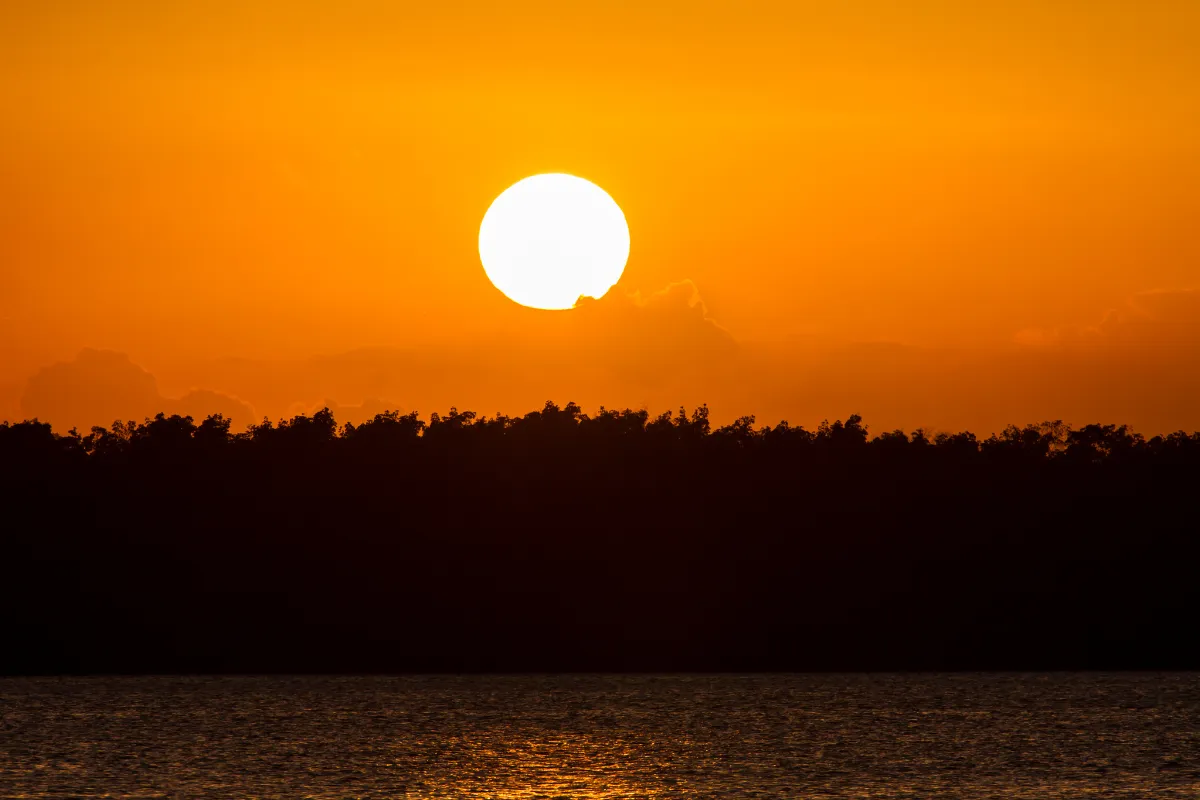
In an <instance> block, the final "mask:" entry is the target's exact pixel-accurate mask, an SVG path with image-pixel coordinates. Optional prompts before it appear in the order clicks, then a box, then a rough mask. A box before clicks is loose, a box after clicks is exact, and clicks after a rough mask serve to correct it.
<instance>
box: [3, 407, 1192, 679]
mask: <svg viewBox="0 0 1200 800" xmlns="http://www.w3.org/2000/svg"><path fill="white" fill-rule="evenodd" d="M754 423H755V421H754V418H753V417H743V418H741V419H739V420H737V421H736V422H733V423H732V424H729V425H725V426H721V427H717V426H714V425H711V424H710V421H709V414H708V409H707V407H704V406H702V407H700V408H698V409H695V410H694V411H692V412H691V413H687V412H686V411H685V410H684V409H680V410H679V412H678V413H674V414H671V413H668V414H663V415H661V416H652V415H650V414H649V413H647V412H646V411H644V410H638V411H635V410H628V409H626V410H620V411H613V410H605V409H601V410H600V412H599V413H596V414H594V415H588V414H584V413H583V412H582V410H581V409H580V407H579V406H577V405H575V404H574V403H569V404H567V405H566V406H558V405H555V404H553V403H547V404H546V405H545V407H544V408H543V409H541V410H539V411H535V412H531V413H529V414H526V415H524V416H519V417H505V416H496V417H483V416H478V415H476V414H474V413H472V412H469V411H462V412H460V411H458V410H456V409H451V410H450V411H449V413H446V414H432V415H431V416H430V417H429V419H428V421H426V420H424V419H422V418H420V417H419V416H418V415H417V414H416V413H410V414H401V413H398V412H389V413H384V414H379V415H377V416H376V417H375V418H374V419H373V420H371V421H369V422H366V423H364V424H362V425H357V426H355V425H350V424H347V425H343V426H341V427H339V426H338V424H337V422H336V420H335V419H334V417H333V414H332V413H330V412H329V410H328V409H325V410H323V411H319V412H317V413H315V414H313V415H311V416H307V415H304V416H297V417H295V418H293V419H290V420H286V421H281V422H278V423H271V422H269V421H264V422H262V423H261V424H258V425H253V426H251V427H249V428H248V429H247V430H245V431H244V432H234V430H233V429H232V426H231V425H230V422H229V420H227V419H225V418H223V417H221V416H220V415H214V416H210V417H208V418H207V419H204V420H203V421H200V422H199V423H197V422H196V421H195V420H193V419H192V418H191V417H181V416H165V415H162V414H160V415H158V416H156V417H155V418H153V419H147V420H145V421H143V422H140V423H134V422H117V423H114V424H113V425H112V426H111V427H109V428H93V429H92V430H91V431H89V432H87V433H80V432H78V431H74V430H72V431H70V432H67V433H56V432H55V431H53V429H52V428H51V426H50V425H48V424H45V423H42V422H38V421H36V420H33V421H26V422H21V423H16V424H8V423H5V424H3V425H0V503H2V511H0V527H2V529H3V533H2V534H0V547H2V552H3V554H4V555H3V559H2V563H3V580H0V602H3V607H4V609H5V614H4V625H5V630H4V634H3V647H2V648H0V652H2V653H3V655H2V656H0V671H3V672H8V673H39V672H40V673H45V672H50V673H63V672H135V673H145V672H411V671H557V670H597V671H602V670H649V671H653V670H868V669H869V670H909V669H1047V668H1054V669H1058V668H1061V669H1084V668H1094V669H1101V668H1103V669H1117V668H1121V669H1125V668H1145V669H1158V668H1164V669H1165V668H1200V644H1198V640H1197V639H1196V637H1195V636H1194V635H1193V633H1194V626H1195V620H1196V619H1197V613H1198V612H1200V602H1198V600H1200V589H1197V586H1200V581H1197V580H1196V568H1197V555H1198V554H1200V548H1198V547H1197V533H1198V530H1200V526H1198V520H1200V506H1198V505H1197V502H1198V499H1200V493H1198V491H1197V487H1200V433H1192V434H1187V433H1184V432H1177V433H1173V434H1170V435H1164V436H1154V437H1152V438H1146V437H1144V436H1142V435H1140V434H1137V433H1135V432H1133V431H1131V430H1130V429H1129V428H1128V427H1127V426H1123V425H1122V426H1115V425H1087V426H1085V427H1081V428H1078V429H1075V428H1071V427H1069V426H1067V425H1065V424H1063V423H1062V422H1046V423H1041V424H1033V425H1026V426H1024V427H1016V426H1010V427H1009V428H1007V429H1005V430H1004V431H1002V432H1000V433H998V434H994V435H992V436H989V437H988V438H986V439H980V438H977V437H976V436H975V435H974V434H972V433H966V432H963V433H937V434H936V435H935V434H932V433H929V432H927V431H924V430H916V431H913V432H911V433H905V432H902V431H890V432H885V433H881V434H879V435H874V436H873V435H871V434H870V433H869V432H868V428H867V426H866V424H865V423H864V422H863V420H862V419H861V418H860V417H859V416H857V415H854V416H850V417H848V418H847V419H846V420H845V421H840V420H839V421H836V422H833V423H822V424H821V425H820V426H819V427H818V428H817V429H816V430H811V431H810V430H806V429H804V428H802V427H796V426H791V425H788V424H787V423H786V422H784V423H780V424H779V425H775V426H771V427H762V428H757V427H755V424H754Z"/></svg>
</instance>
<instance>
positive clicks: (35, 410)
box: [20, 348, 254, 430]
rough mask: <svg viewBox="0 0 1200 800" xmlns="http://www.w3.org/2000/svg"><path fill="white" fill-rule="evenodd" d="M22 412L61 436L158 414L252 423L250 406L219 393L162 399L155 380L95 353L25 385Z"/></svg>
mask: <svg viewBox="0 0 1200 800" xmlns="http://www.w3.org/2000/svg"><path fill="white" fill-rule="evenodd" d="M20 407H21V413H22V415H23V416H25V417H37V418H39V419H42V420H45V421H48V422H52V423H53V424H54V425H55V426H56V427H58V428H59V429H61V430H65V429H67V428H71V427H77V428H79V429H80V430H87V429H88V428H90V427H91V426H93V425H104V426H107V425H110V424H111V423H112V422H113V421H114V420H118V419H120V420H129V419H132V420H141V419H143V418H145V417H148V416H152V415H154V414H157V413H159V412H164V413H167V414H184V415H191V416H192V417H194V418H196V419H202V418H204V417H205V416H208V415H209V414H214V413H221V414H225V415H226V416H228V417H230V418H231V419H233V420H234V422H235V423H236V424H238V425H245V424H249V423H250V422H252V421H254V412H253V409H251V407H250V406H249V405H248V404H246V403H244V402H242V401H241V400H238V399H237V398H235V397H231V396H229V395H226V394H222V393H220V392H214V391H210V390H207V389H197V390H193V391H190V392H188V393H187V394H185V395H184V396H183V397H181V398H179V399H174V398H169V397H164V396H162V395H161V394H160V393H159V391H158V382H157V381H156V380H155V377H154V376H153V375H151V374H150V373H149V372H147V371H146V370H144V369H142V368H141V367H140V366H138V365H137V364H134V363H133V362H132V361H131V360H130V358H129V356H128V355H126V354H125V353H116V352H113V351H111V350H95V349H92V348H85V349H83V350H81V351H80V352H79V354H78V355H76V356H75V358H74V359H73V360H71V361H65V362H60V363H57V364H51V365H50V366H48V367H45V368H44V369H42V370H40V371H39V372H37V373H36V374H35V375H34V376H33V377H31V378H30V379H29V382H28V383H27V384H26V387H25V393H24V395H23V396H22V397H21V403H20Z"/></svg>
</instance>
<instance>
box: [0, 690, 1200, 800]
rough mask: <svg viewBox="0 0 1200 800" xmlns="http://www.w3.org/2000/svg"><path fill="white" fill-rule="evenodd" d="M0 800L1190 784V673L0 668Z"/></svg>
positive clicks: (664, 794) (809, 792)
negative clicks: (75, 671)
mask: <svg viewBox="0 0 1200 800" xmlns="http://www.w3.org/2000/svg"><path fill="white" fill-rule="evenodd" d="M0 709H2V712H0V713H2V714H3V721H2V722H0V797H5V798H67V797H72V798H74V797H79V798H83V797H111V798H126V797H127V798H133V797H136V798H151V797H171V798H190V797H214V798H284V797H286V798H322V799H324V798H339V800H341V799H342V798H368V797H369V798H426V797H446V798H509V799H513V798H585V797H587V798H675V797H714V798H742V797H747V798H749V797H763V798H768V797H770V798H774V797H780V798H841V797H845V798H899V797H904V798H930V797H953V798H982V797H1004V798H1038V800H1047V799H1048V798H1060V797H1070V798H1081V797H1093V796H1095V797H1105V798H1113V797H1118V798H1121V797H1128V798H1144V797H1179V798H1196V797H1198V796H1200V674H1166V675H1150V674H1145V675H1140V674H1129V675H1095V674H1057V675H940V676H939V675H925V676H902V675H874V676H865V675H864V676H859V675H832V676H790V675H788V676H749V677H737V676H713V677H708V676H677V677H671V676H663V677H655V676H642V677H618V676H579V677H575V676H560V677H413V678H309V677H297V678H270V677H262V678H63V679H55V678H48V679H40V678H39V679H4V680H0Z"/></svg>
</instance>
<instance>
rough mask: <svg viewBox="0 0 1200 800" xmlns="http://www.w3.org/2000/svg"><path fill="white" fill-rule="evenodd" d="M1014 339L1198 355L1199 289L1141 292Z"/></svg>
mask: <svg viewBox="0 0 1200 800" xmlns="http://www.w3.org/2000/svg"><path fill="white" fill-rule="evenodd" d="M1014 339H1015V341H1016V342H1017V343H1018V344H1020V345H1026V346H1031V347H1041V348H1080V349H1089V348H1093V349H1094V348H1123V349H1126V350H1130V351H1131V352H1137V354H1138V356H1139V357H1147V356H1156V355H1157V356H1163V355H1165V356H1167V357H1179V356H1181V355H1182V356H1187V355H1189V354H1190V355H1192V356H1196V355H1200V289H1163V290H1156V291H1148V292H1140V293H1138V294H1135V295H1133V296H1132V297H1130V298H1129V299H1128V300H1127V301H1126V302H1125V303H1124V304H1123V305H1122V306H1121V307H1120V308H1114V309H1109V310H1108V311H1106V312H1105V313H1104V315H1103V317H1102V318H1101V319H1100V320H1099V321H1098V322H1096V323H1095V324H1092V325H1065V326H1059V327H1055V328H1030V329H1025V330H1022V331H1018V332H1017V334H1016V335H1015V337H1014Z"/></svg>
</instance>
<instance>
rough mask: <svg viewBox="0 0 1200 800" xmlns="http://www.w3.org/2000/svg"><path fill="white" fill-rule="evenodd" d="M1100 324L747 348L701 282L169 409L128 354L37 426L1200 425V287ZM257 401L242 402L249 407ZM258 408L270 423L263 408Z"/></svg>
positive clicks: (309, 367) (281, 368)
mask: <svg viewBox="0 0 1200 800" xmlns="http://www.w3.org/2000/svg"><path fill="white" fill-rule="evenodd" d="M1097 320H1098V321H1097V323H1096V324H1095V325H1093V326H1087V327H1082V328H1067V327H1063V328H1056V329H1052V330H1045V331H1022V332H1020V333H1019V334H1017V336H1016V341H1015V342H1014V343H1012V344H1010V345H1008V346H996V347H991V348H982V347H974V348H965V347H964V348H954V347H942V348H929V347H915V346H911V345H907V344H903V343H898V342H887V341H882V342H852V341H851V342H847V341H833V340H816V339H812V340H800V339H796V340H792V341H789V342H788V343H786V344H784V343H744V342H741V343H740V342H738V341H737V340H736V339H735V337H734V336H733V335H732V334H731V333H730V332H729V331H727V330H725V329H724V328H722V327H721V326H720V325H719V324H718V323H717V322H716V321H715V320H713V319H712V318H711V316H710V315H709V313H708V310H707V308H706V306H705V304H704V301H703V298H702V297H701V295H700V292H699V291H698V289H697V287H696V286H695V285H694V284H693V283H692V282H691V281H679V282H677V283H672V284H670V285H669V286H666V287H664V288H663V289H662V290H660V291H657V292H652V293H649V294H644V295H643V294H640V293H620V292H618V293H613V294H611V295H610V296H606V297H605V298H603V299H601V300H585V301H583V302H582V303H581V304H580V306H579V307H578V308H577V309H575V310H573V311H569V312H552V313H546V314H543V315H540V316H538V317H536V321H537V325H538V327H537V328H536V331H535V333H536V335H532V336H524V337H517V336H513V335H507V336H505V335H499V334H498V335H497V336H496V337H494V338H492V339H489V340H486V341H480V342H478V343H476V344H474V345H472V346H469V347H464V346H461V345H457V344H450V343H430V344H425V345H424V346H413V347H406V348H396V347H375V348H361V349H357V350H351V351H347V352H342V353H332V354H328V355H321V356H313V357H310V358H306V359H294V360H282V359H281V360H250V359H219V360H214V361H207V362H202V363H196V364H194V365H193V367H192V368H191V369H190V370H189V372H188V373H187V374H186V380H187V382H188V383H190V384H191V385H200V386H209V387H213V389H211V390H193V391H191V392H188V393H187V394H185V395H184V396H183V397H181V398H179V399H170V398H167V397H164V396H162V394H161V393H160V391H159V389H158V387H157V383H156V381H155V378H154V376H153V375H151V374H150V373H148V372H147V371H146V370H144V369H142V368H141V367H139V366H138V365H136V364H135V363H133V362H132V361H131V360H130V359H129V357H128V356H126V355H124V354H120V353H113V352H106V351H100V350H84V351H82V352H81V353H80V354H79V356H78V357H77V358H76V359H75V360H74V361H72V362H68V363H64V364H55V365H52V366H50V367H47V368H45V369H43V370H41V371H40V372H39V373H38V374H36V375H35V376H34V377H33V378H31V379H30V381H29V384H28V386H27V387H26V390H25V394H24V397H23V398H22V400H21V412H22V413H23V414H24V415H25V416H39V417H41V418H43V419H47V420H50V421H52V422H54V423H55V424H56V425H57V426H59V427H60V428H65V427H69V426H71V425H80V426H86V425H91V424H108V423H109V422H111V421H112V419H116V418H125V419H127V418H133V419H138V418H140V417H142V416H146V415H149V414H153V413H155V412H157V411H166V412H168V413H184V414H191V415H192V416H193V417H197V418H199V417H203V416H205V415H207V414H209V413H212V412H214V411H219V412H221V413H224V414H226V415H227V416H230V417H232V418H233V419H234V420H235V425H236V426H237V427H239V428H240V427H243V426H244V425H245V424H247V423H249V422H251V421H256V420H257V419H258V418H259V417H260V416H263V415H265V416H268V417H270V418H272V419H276V418H279V417H285V416H291V415H295V414H301V413H311V412H312V411H314V410H316V409H319V408H321V407H322V406H325V405H328V406H329V407H330V408H332V409H333V410H334V412H335V414H336V415H337V417H338V419H339V420H340V421H343V422H347V421H348V422H355V423H357V422H361V421H362V420H364V419H369V418H370V417H371V416H373V415H374V414H376V413H379V412H380V411H383V410H386V409H397V410H401V411H406V412H407V411H412V410H416V411H419V412H420V413H421V414H423V415H427V414H429V413H430V412H431V411H444V410H446V409H447V408H449V407H450V406H451V405H456V406H458V407H459V408H460V409H466V408H469V409H472V410H475V411H477V412H480V413H485V414H493V413H497V412H500V413H508V414H516V413H524V412H526V411H528V410H531V409H533V408H536V407H538V406H540V405H541V403H542V402H544V401H545V400H547V399H552V400H555V401H558V402H566V401H568V400H575V401H577V402H580V403H581V404H582V405H583V406H584V407H585V409H587V410H595V409H596V408H597V407H598V406H600V405H602V404H603V405H607V406H609V407H624V406H631V407H634V408H637V407H646V408H649V409H651V410H652V411H661V410H666V409H669V408H673V407H676V406H678V405H679V404H685V405H688V406H694V405H698V404H700V403H705V402H706V403H708V404H709V405H710V407H711V408H712V410H713V415H714V418H715V419H716V420H717V421H725V420H730V419H733V418H735V417H737V416H739V415H742V414H754V415H756V416H757V417H758V419H759V422H760V423H766V424H773V423H775V422H776V421H778V420H779V419H788V420H789V421H791V422H792V423H793V424H803V425H809V426H812V425H815V424H816V423H817V422H819V421H820V420H821V419H822V418H826V417H829V418H834V417H845V416H846V415H848V414H850V413H861V414H863V415H864V416H865V417H866V418H867V421H868V423H869V424H870V425H871V427H872V430H875V431H880V430H885V429H891V428H895V427H904V428H909V429H911V428H913V427H917V426H925V427H932V428H939V429H955V430H958V429H964V428H965V429H971V430H974V431H976V432H978V433H981V434H986V433H989V432H991V431H994V430H998V429H1000V428H1002V427H1003V426H1004V425H1006V424H1008V423H1010V422H1016V423H1025V422H1031V421H1038V420H1042V419H1047V418H1063V419H1065V420H1067V421H1068V422H1072V423H1077V424H1080V423H1086V422H1094V421H1103V422H1128V423H1130V424H1132V425H1134V426H1135V427H1137V428H1139V429H1141V430H1144V431H1147V432H1160V431H1168V430H1173V429H1176V428H1181V427H1182V428H1188V429H1195V428H1200V292H1197V291H1194V290H1176V291H1157V292H1145V293H1142V294H1138V295H1136V296H1135V297H1132V298H1130V300H1129V302H1128V303H1126V304H1124V305H1123V306H1122V307H1121V308H1120V309H1117V310H1113V311H1110V312H1108V313H1107V314H1100V313H1098V314H1097ZM239 398H241V399H239ZM255 412H257V414H256V413H255Z"/></svg>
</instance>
